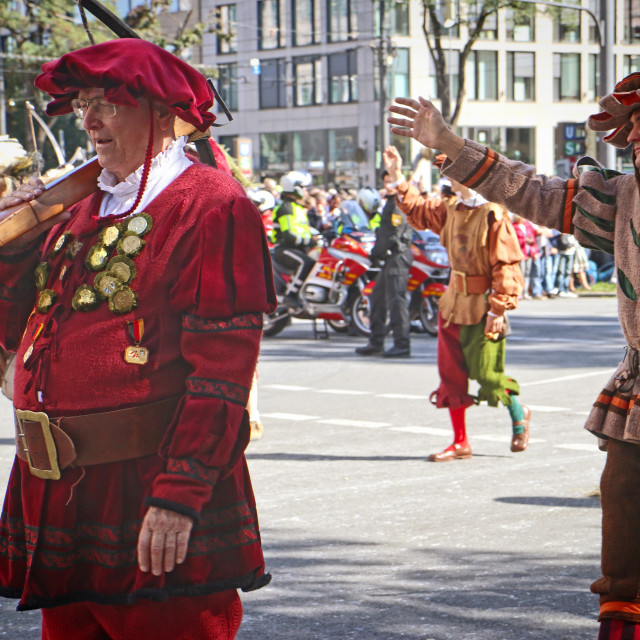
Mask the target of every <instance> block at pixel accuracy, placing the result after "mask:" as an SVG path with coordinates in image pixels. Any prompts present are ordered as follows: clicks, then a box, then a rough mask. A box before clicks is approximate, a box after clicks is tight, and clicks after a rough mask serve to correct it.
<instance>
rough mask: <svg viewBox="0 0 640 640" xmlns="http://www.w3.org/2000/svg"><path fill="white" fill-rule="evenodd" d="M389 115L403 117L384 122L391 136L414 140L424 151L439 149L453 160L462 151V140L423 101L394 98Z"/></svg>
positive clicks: (433, 109)
mask: <svg viewBox="0 0 640 640" xmlns="http://www.w3.org/2000/svg"><path fill="white" fill-rule="evenodd" d="M395 102H397V104H392V105H390V107H389V111H391V112H392V113H395V114H398V115H400V116H404V117H402V118H398V117H396V116H389V117H388V118H387V122H389V123H390V124H392V125H394V126H392V127H391V132H392V133H395V134H397V135H399V136H405V137H407V138H414V139H415V140H417V141H418V142H420V143H421V144H423V145H424V146H425V147H431V148H432V149H438V150H440V151H442V152H444V153H446V154H447V156H448V157H449V158H450V159H451V160H455V159H456V158H457V157H458V154H459V153H460V152H461V151H462V149H463V147H464V138H461V137H460V136H459V135H457V134H455V133H454V132H453V131H451V129H449V127H447V123H446V122H445V121H444V118H443V117H442V114H441V113H440V112H439V111H438V109H436V108H435V107H434V106H433V104H432V103H431V102H429V100H426V99H425V98H422V97H420V98H418V100H413V99H412V98H396V99H395Z"/></svg>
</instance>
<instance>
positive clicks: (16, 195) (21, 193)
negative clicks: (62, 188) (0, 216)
mask: <svg viewBox="0 0 640 640" xmlns="http://www.w3.org/2000/svg"><path fill="white" fill-rule="evenodd" d="M43 191H44V182H42V180H40V178H29V180H28V181H27V182H25V183H24V184H21V185H20V186H19V187H18V188H17V189H16V190H15V191H14V192H13V193H12V194H11V195H9V196H5V197H4V198H2V199H1V200H0V211H4V210H5V209H9V208H11V207H15V206H17V205H19V204H21V203H23V202H28V201H29V200H33V199H34V198H37V197H38V196H40V195H42V192H43Z"/></svg>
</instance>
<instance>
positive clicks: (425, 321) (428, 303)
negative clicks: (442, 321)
mask: <svg viewBox="0 0 640 640" xmlns="http://www.w3.org/2000/svg"><path fill="white" fill-rule="evenodd" d="M439 299H440V298H439V296H427V297H426V298H422V304H421V305H420V323H421V324H422V326H423V327H424V330H425V331H426V332H427V333H428V334H429V335H430V336H437V335H438V300H439Z"/></svg>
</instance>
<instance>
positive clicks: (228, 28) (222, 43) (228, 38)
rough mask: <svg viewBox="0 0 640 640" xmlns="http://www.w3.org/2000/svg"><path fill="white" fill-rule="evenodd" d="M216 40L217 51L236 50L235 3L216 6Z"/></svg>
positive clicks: (228, 51)
mask: <svg viewBox="0 0 640 640" xmlns="http://www.w3.org/2000/svg"><path fill="white" fill-rule="evenodd" d="M215 11H216V40H217V51H218V53H233V52H235V51H237V50H238V37H237V30H236V5H235V4H224V5H222V6H220V7H216V10H215Z"/></svg>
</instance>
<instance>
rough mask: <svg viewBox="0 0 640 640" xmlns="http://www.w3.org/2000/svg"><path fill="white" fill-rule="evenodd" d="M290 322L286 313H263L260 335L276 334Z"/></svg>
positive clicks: (268, 336) (270, 335)
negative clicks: (281, 314)
mask: <svg viewBox="0 0 640 640" xmlns="http://www.w3.org/2000/svg"><path fill="white" fill-rule="evenodd" d="M290 324H291V316H290V315H289V314H288V313H287V314H285V315H283V316H280V315H278V314H275V313H272V314H271V315H267V314H266V313H265V314H264V324H263V325H262V335H263V336H267V338H271V337H273V336H277V335H278V334H279V333H281V332H282V331H284V329H285V328H286V327H288V326H289V325H290Z"/></svg>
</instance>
